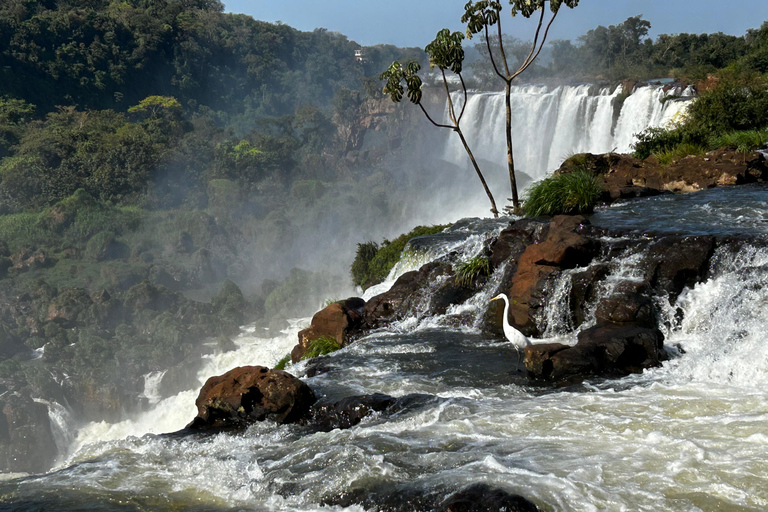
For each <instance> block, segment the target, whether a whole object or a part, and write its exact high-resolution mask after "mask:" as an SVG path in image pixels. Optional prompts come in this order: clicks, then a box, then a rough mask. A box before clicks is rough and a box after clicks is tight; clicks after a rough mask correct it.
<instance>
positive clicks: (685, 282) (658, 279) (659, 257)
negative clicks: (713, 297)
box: [642, 235, 715, 302]
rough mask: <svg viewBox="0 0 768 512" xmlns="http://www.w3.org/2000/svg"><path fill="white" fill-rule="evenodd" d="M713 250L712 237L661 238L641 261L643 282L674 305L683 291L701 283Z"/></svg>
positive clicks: (713, 240)
mask: <svg viewBox="0 0 768 512" xmlns="http://www.w3.org/2000/svg"><path fill="white" fill-rule="evenodd" d="M714 250H715V239H714V237H712V236H709V235H706V236H686V237H683V236H665V237H662V238H660V239H658V240H657V241H656V242H655V243H653V244H652V245H651V246H650V247H649V249H648V254H647V255H646V257H645V259H644V260H643V263H642V265H643V271H644V274H645V280H646V281H647V282H648V283H649V284H650V286H651V287H652V288H653V289H654V290H656V291H658V292H662V293H668V294H669V296H670V301H671V302H674V301H675V299H676V298H677V296H678V295H680V293H681V292H682V291H683V288H685V287H693V285H695V284H696V283H700V282H702V281H703V280H704V279H705V278H706V276H707V271H708V269H709V260H710V258H711V257H712V254H713V253H714Z"/></svg>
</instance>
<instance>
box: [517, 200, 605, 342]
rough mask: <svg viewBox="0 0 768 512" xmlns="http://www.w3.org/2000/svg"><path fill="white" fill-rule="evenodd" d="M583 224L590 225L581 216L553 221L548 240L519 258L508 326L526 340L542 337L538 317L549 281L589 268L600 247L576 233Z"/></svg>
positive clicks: (532, 246) (556, 218)
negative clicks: (560, 273) (562, 273)
mask: <svg viewBox="0 0 768 512" xmlns="http://www.w3.org/2000/svg"><path fill="white" fill-rule="evenodd" d="M583 224H588V222H587V220H586V219H585V218H584V217H582V216H580V215H576V216H568V215H559V216H556V217H553V218H552V221H551V222H550V226H549V232H548V234H547V238H546V240H544V241H543V242H541V243H538V244H532V245H529V246H528V247H527V248H526V249H525V252H524V253H523V254H522V255H521V256H520V261H519V263H518V266H517V271H516V273H515V275H514V277H513V278H512V282H511V287H510V289H509V291H508V293H507V295H508V296H509V299H510V303H511V304H510V318H509V322H510V324H511V325H514V326H515V327H517V328H518V329H520V330H521V331H522V332H523V333H524V334H526V335H527V336H535V335H538V334H540V333H539V332H538V327H537V324H536V320H535V316H536V312H537V311H538V310H539V309H541V308H542V307H543V306H544V304H543V302H544V296H545V291H546V289H547V282H548V281H549V279H550V278H551V277H553V276H554V275H556V274H557V273H558V271H559V270H561V269H570V268H576V267H580V266H585V265H587V264H588V263H589V262H590V261H591V260H592V258H593V257H594V256H595V255H596V254H597V252H598V250H599V244H598V243H597V242H596V241H595V240H593V239H590V238H588V237H586V236H583V235H581V234H579V233H578V232H577V231H578V230H579V228H580V226H581V225H583Z"/></svg>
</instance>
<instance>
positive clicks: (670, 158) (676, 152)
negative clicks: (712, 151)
mask: <svg viewBox="0 0 768 512" xmlns="http://www.w3.org/2000/svg"><path fill="white" fill-rule="evenodd" d="M706 152H707V148H705V147H703V146H701V145H698V144H691V143H687V142H686V143H682V144H678V145H677V146H675V147H673V148H670V149H664V150H661V151H658V152H656V153H654V156H655V157H656V158H657V159H658V160H659V163H660V164H661V165H669V164H671V163H672V162H675V161H677V160H680V159H681V158H685V157H686V156H689V155H703V154H704V153H706Z"/></svg>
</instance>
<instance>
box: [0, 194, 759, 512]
mask: <svg viewBox="0 0 768 512" xmlns="http://www.w3.org/2000/svg"><path fill="white" fill-rule="evenodd" d="M766 192H768V190H766V188H765V187H764V186H762V187H758V186H755V187H747V188H732V189H723V190H719V191H709V192H703V193H699V194H692V195H689V196H674V197H672V196H670V198H666V197H661V198H659V197H657V198H646V199H641V200H637V201H633V202H631V203H627V204H625V205H623V206H618V207H614V208H607V209H604V210H601V211H599V212H598V213H596V214H595V215H594V216H593V222H594V223H595V224H600V223H606V224H610V225H614V224H616V225H623V226H624V227H626V228H628V229H634V226H641V224H640V223H639V222H638V219H637V217H638V216H639V215H642V216H643V218H644V219H646V221H645V224H644V225H643V228H642V229H641V230H640V231H641V232H640V233H638V234H637V235H632V236H646V235H645V233H646V232H647V231H649V230H652V229H654V228H655V227H657V226H658V227H663V226H665V225H668V220H667V219H668V217H669V216H670V215H672V212H674V211H675V208H677V213H678V217H679V218H680V219H679V225H676V226H674V230H675V231H681V232H684V231H685V228H686V226H688V227H690V232H691V233H700V232H703V231H706V227H707V226H709V231H710V232H715V233H720V234H723V233H725V234H728V235H733V234H737V233H740V232H742V230H743V231H744V232H746V233H749V234H750V235H751V237H752V238H751V239H750V240H751V241H749V242H745V241H744V240H742V241H739V242H734V243H733V244H727V243H726V244H724V245H722V246H721V247H720V249H718V251H717V252H716V254H715V256H714V258H713V260H712V263H711V268H710V277H709V279H708V280H706V281H705V282H703V283H701V284H699V285H697V286H695V287H694V288H692V289H687V290H685V291H684V293H683V294H681V295H680V297H679V298H678V299H677V301H676V302H675V303H674V304H670V303H669V301H668V299H667V298H666V297H658V301H659V302H660V304H662V305H664V310H665V311H666V313H665V315H664V318H663V319H662V321H661V322H660V326H659V327H660V328H661V329H662V330H663V331H664V332H665V336H666V341H665V345H666V347H667V350H668V351H669V353H670V355H671V359H670V360H669V361H667V362H666V363H664V365H663V366H662V367H659V368H656V369H652V370H647V371H645V372H643V373H642V374H638V375H633V376H630V377H627V378H624V379H618V380H603V379H596V380H592V381H587V382H585V383H583V384H582V385H579V386H573V387H569V388H565V389H551V388H542V387H532V386H530V385H528V384H527V383H526V381H525V380H524V379H523V378H522V376H521V375H520V374H517V373H515V372H513V371H511V366H512V365H513V362H514V361H515V357H516V354H515V351H514V349H513V347H511V346H510V344H509V343H505V342H503V341H501V340H498V339H492V338H489V337H488V336H487V335H484V334H483V333H481V332H479V331H478V330H477V329H476V328H475V327H473V326H472V325H471V322H470V323H469V325H467V326H464V327H459V328H457V327H451V326H452V325H454V324H453V323H451V322H450V321H448V320H449V317H450V316H451V315H455V314H456V313H457V311H449V312H448V314H447V315H446V317H440V318H412V319H408V320H406V321H403V322H401V323H400V324H398V325H395V326H393V327H392V328H391V329H388V330H386V331H381V332H375V333H372V334H370V335H368V336H366V337H364V338H362V339H360V340H359V341H357V342H356V343H354V344H352V345H350V346H348V347H347V348H345V349H342V350H340V351H338V352H336V353H334V354H331V355H330V356H328V357H327V358H326V359H325V360H324V361H323V367H325V369H326V370H327V371H326V372H325V373H321V374H319V375H316V376H314V377H311V378H307V377H305V371H306V368H307V364H306V363H300V364H298V365H295V366H289V367H288V368H287V370H288V371H290V372H292V373H294V374H296V375H298V376H300V377H302V378H303V379H304V380H305V381H306V382H307V383H308V384H309V385H310V386H311V387H312V388H313V389H314V390H315V392H316V393H317V395H318V396H319V397H321V400H323V401H333V400H337V399H339V398H342V397H344V396H348V395H353V394H361V393H374V392H380V393H387V394H390V395H393V396H397V397H400V396H405V395H409V394H419V395H420V396H422V398H421V399H419V400H416V401H415V402H414V404H413V405H412V406H411V407H409V408H406V409H405V410H403V411H400V412H398V413H395V414H393V415H391V416H386V417H385V416H381V415H374V416H372V417H369V418H367V419H365V420H364V421H363V422H362V423H361V424H360V425H357V426H355V427H353V428H351V429H348V430H333V431H331V432H308V431H307V430H306V428H305V427H299V426H277V425H274V424H270V423H262V424H258V425H255V426H253V427H251V428H249V429H248V430H247V431H245V432H243V433H240V434H217V435H209V436H191V437H179V436H173V435H171V436H163V435H158V434H160V433H162V432H171V431H175V430H177V429H180V428H182V427H183V426H184V425H185V424H186V423H187V422H188V421H190V420H191V419H192V417H193V416H194V414H195V410H194V398H195V396H196V392H197V389H199V388H195V389H190V390H187V391H184V392H182V393H180V394H179V395H177V396H172V397H160V396H157V394H156V392H155V390H154V388H153V387H152V379H153V378H155V377H156V376H152V375H150V376H148V380H147V382H148V386H147V391H146V392H145V393H146V394H147V395H148V396H152V397H153V400H156V403H155V405H154V406H153V407H152V408H151V409H150V410H149V411H148V412H147V413H146V414H144V415H143V416H142V417H139V418H135V419H134V420H132V421H127V422H123V423H121V424H116V425H106V424H91V425H73V428H76V429H77V435H76V437H75V438H74V440H73V441H72V443H71V446H70V451H69V452H68V454H67V455H66V457H65V458H64V459H63V460H62V462H61V464H60V465H59V467H58V468H57V469H56V470H54V471H52V472H50V473H48V474H45V475H31V476H26V477H21V478H17V479H12V480H8V481H4V482H1V483H0V503H2V504H0V509H3V510H28V511H33V510H41V511H42V510H180V509H183V510H196V511H214V510H217V511H224V510H226V511H229V510H248V511H267V510H269V511H278V510H286V511H288V510H299V511H314V510H350V511H362V510H372V509H370V508H367V509H366V508H364V507H363V506H361V505H351V506H347V507H344V506H342V505H338V503H342V502H343V500H341V499H340V498H343V497H344V496H346V495H350V494H355V493H362V494H363V495H368V494H371V495H374V494H375V495H376V496H378V497H379V499H380V500H381V501H382V504H384V503H391V504H397V503H398V499H400V498H399V496H400V495H408V493H414V492H416V493H418V492H424V493H427V492H432V491H435V490H445V492H450V491H453V490H456V489H458V488H461V487H464V486H466V485H468V484H471V483H477V482H485V483H488V484H490V485H492V486H496V487H500V488H502V489H504V490H507V491H509V492H512V493H518V494H521V495H523V496H525V497H527V498H528V499H530V500H532V501H533V502H535V503H536V504H537V505H538V506H539V507H540V509H541V510H543V511H555V510H557V511H597V510H611V511H613V510H616V511H620V510H627V511H630V510H631V511H649V512H650V511H654V512H656V511H659V510H664V511H680V512H690V511H713V510H731V511H737V510H738V511H741V510H743V511H757V510H766V509H768V430H767V429H766V421H767V420H768V344H766V343H765V340H766V332H768V248H766V247H767V246H768V244H766V240H765V235H764V233H765V225H764V219H763V215H764V211H765V208H764V204H763V203H761V200H762V199H761V198H764V197H765V194H766ZM713 194H714V197H713ZM745 197H752V198H753V199H752V201H751V202H749V203H748V204H745ZM665 201H668V203H664V202H665ZM697 201H700V202H701V203H702V204H707V203H716V204H717V208H714V207H712V208H702V209H698V210H697V209H695V208H692V207H691V204H698V203H697ZM660 202H662V203H664V204H663V207H660V206H658V205H659V203H660ZM657 211H658V212H659V213H658V218H657V217H656V212H657ZM686 212H687V215H685V214H684V213H686ZM750 212H751V213H750ZM686 218H687V219H688V220H687V221H686ZM733 219H741V222H736V223H734V222H733ZM747 219H749V220H747ZM507 221H509V219H500V220H498V221H493V220H467V221H464V222H462V223H461V224H459V225H457V226H455V227H454V228H453V229H452V230H450V231H449V232H448V233H444V234H443V235H442V236H438V237H435V238H432V239H430V240H432V241H431V242H428V241H426V240H421V241H415V242H414V243H413V244H412V246H411V247H410V249H409V251H408V252H409V254H410V256H409V257H408V258H411V259H410V260H409V259H408V258H404V260H403V263H402V265H401V266H400V267H398V268H397V269H395V270H394V271H393V274H392V275H391V276H390V282H391V279H393V278H394V277H396V275H397V274H398V273H402V272H403V271H405V270H407V269H408V268H410V267H409V265H410V266H413V265H417V264H418V262H421V261H424V260H426V259H429V258H434V257H440V256H445V255H446V254H451V253H454V251H455V252H457V253H458V254H464V255H472V254H475V253H477V252H478V251H479V250H480V248H481V247H482V243H483V241H484V240H485V239H486V238H487V237H490V236H493V235H494V234H495V233H497V232H498V231H497V230H499V229H501V227H503V225H504V224H505V222H507ZM751 228H755V229H754V230H752V229H751ZM742 238H743V236H742ZM462 257H464V256H462ZM634 257H636V255H632V254H629V253H628V254H626V255H625V256H622V257H620V258H617V259H615V260H614V261H612V262H611V266H612V270H611V272H612V276H613V277H615V278H617V279H618V277H619V276H622V278H626V277H627V276H631V275H632V272H633V269H634V266H633V258H634ZM407 261H411V263H410V264H408V263H407ZM414 262H415V263H414ZM608 282H610V278H609V279H608ZM497 283H498V281H497V280H496V279H495V278H492V279H491V280H490V281H489V284H488V285H487V286H486V287H485V288H484V289H483V290H481V291H479V292H478V294H477V295H476V296H475V297H472V298H471V299H469V300H468V301H467V303H465V304H464V305H462V306H460V308H457V309H461V312H462V313H463V314H468V315H470V316H474V317H477V316H479V314H481V313H482V311H483V310H484V308H485V307H486V304H487V301H488V299H489V298H490V297H491V295H492V293H493V292H494V290H495V286H496V285H497ZM552 307H553V308H556V307H557V301H553V305H552ZM556 316H557V313H556V311H553V312H552V317H553V318H554V317H556ZM307 321H308V320H307V319H305V320H300V321H297V322H295V323H294V326H293V327H292V328H291V329H289V330H287V331H285V332H284V333H282V335H281V336H279V337H277V338H273V339H260V338H258V337H257V336H256V335H255V333H254V332H253V330H252V329H249V328H245V329H244V330H243V332H242V333H241V335H240V336H239V337H238V338H237V340H236V344H237V347H238V349H237V350H235V351H232V352H227V353H224V354H219V355H212V356H209V357H208V359H207V361H206V366H205V367H204V368H201V369H200V370H199V372H198V378H199V381H200V383H202V381H203V380H204V379H205V378H207V377H208V376H210V375H215V374H220V373H222V372H223V371H226V370H228V369H230V368H232V367H234V366H237V365H244V364H263V365H268V366H271V365H274V363H275V362H276V361H277V360H278V359H280V357H281V356H282V355H284V354H285V353H286V352H288V351H289V350H290V348H291V346H292V345H293V344H294V343H295V341H296V332H297V331H298V330H299V328H300V327H301V326H302V325H303V324H305V323H307ZM552 325H553V327H551V329H550V330H549V331H550V332H548V335H551V336H553V337H560V338H561V339H565V340H567V339H569V338H572V337H573V335H574V333H573V332H571V329H570V328H569V326H568V325H567V324H562V323H561V324H557V323H556V322H552ZM423 395H426V396H423ZM333 503H337V505H333ZM3 504H4V505H3ZM324 504H325V505H324Z"/></svg>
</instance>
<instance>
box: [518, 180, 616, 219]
mask: <svg viewBox="0 0 768 512" xmlns="http://www.w3.org/2000/svg"><path fill="white" fill-rule="evenodd" d="M602 193H603V189H602V186H601V185H600V183H599V182H598V180H597V178H595V176H594V175H593V174H592V173H591V172H589V171H587V170H576V171H573V172H569V173H564V174H555V175H553V176H550V177H549V178H546V179H544V180H542V181H540V182H538V183H537V184H535V185H534V186H533V187H531V188H530V189H529V190H528V192H527V195H526V199H525V203H523V211H524V212H525V215H527V216H529V217H538V216H540V215H559V214H563V213H565V214H578V213H589V212H591V211H592V209H593V208H594V207H595V205H597V202H598V201H599V200H600V196H601V194H602Z"/></svg>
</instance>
